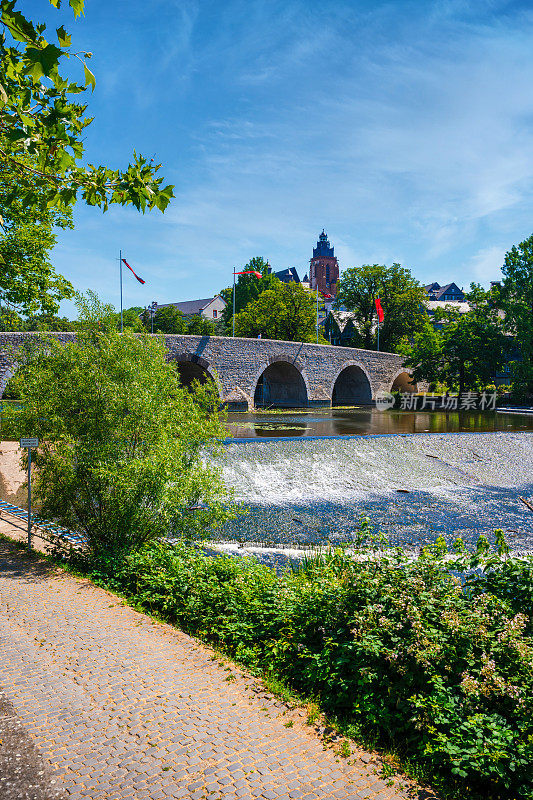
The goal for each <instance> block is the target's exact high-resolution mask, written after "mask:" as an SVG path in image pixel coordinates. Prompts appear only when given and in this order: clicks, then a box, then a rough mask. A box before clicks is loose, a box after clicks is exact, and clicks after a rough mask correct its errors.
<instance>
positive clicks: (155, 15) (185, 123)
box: [77, 0, 533, 299]
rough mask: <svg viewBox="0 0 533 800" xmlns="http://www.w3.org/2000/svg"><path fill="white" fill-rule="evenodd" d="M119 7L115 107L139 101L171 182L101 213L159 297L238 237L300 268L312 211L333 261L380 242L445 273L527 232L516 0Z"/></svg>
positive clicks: (209, 278) (529, 57)
mask: <svg viewBox="0 0 533 800" xmlns="http://www.w3.org/2000/svg"><path fill="white" fill-rule="evenodd" d="M133 6H134V13H135V15H136V19H137V20H144V19H148V18H150V19H151V20H152V21H151V22H150V24H149V25H148V26H147V30H145V31H144V32H143V31H142V30H141V29H140V28H135V31H134V33H133V34H132V36H133V41H134V42H135V43H136V47H137V50H136V52H135V53H134V56H133V57H132V59H131V61H130V60H129V57H127V56H124V49H125V48H126V46H127V44H125V45H124V46H123V48H122V50H121V52H122V54H123V56H124V59H123V63H122V66H119V72H120V74H121V75H124V70H125V69H128V67H129V66H130V65H131V63H133V64H134V65H135V70H136V74H135V80H136V82H137V84H138V85H136V86H135V88H134V89H132V90H131V91H130V92H129V96H130V97H132V98H133V99H134V100H135V105H134V107H133V109H131V108H130V109H128V118H134V119H136V120H137V124H138V114H139V113H145V114H146V137H147V138H148V136H149V139H148V141H149V142H150V144H152V146H153V147H155V146H157V150H158V154H159V156H160V157H161V159H162V160H163V162H164V163H165V164H166V167H167V170H166V171H167V173H169V174H170V176H171V177H172V178H173V181H174V182H176V184H177V198H176V201H175V202H174V204H173V205H172V206H171V208H170V209H169V211H168V212H167V213H166V214H165V216H164V217H163V218H143V219H135V221H133V218H132V217H131V216H128V217H127V220H128V222H127V223H125V222H124V221H123V220H122V218H120V220H119V222H118V223H117V224H118V225H119V226H124V227H123V231H124V232H125V233H126V232H127V234H128V236H129V237H130V240H131V241H133V242H134V243H135V246H138V247H139V248H140V253H141V254H142V256H143V258H145V260H146V261H147V262H149V263H150V264H153V265H154V270H156V269H157V271H162V272H163V273H164V274H165V276H166V280H163V282H162V284H161V285H159V284H158V291H159V289H160V290H161V292H162V298H163V296H164V298H165V299H171V297H173V296H174V295H176V299H184V298H185V297H187V296H191V297H192V296H194V295H198V296H200V295H202V294H204V295H205V294H206V293H207V294H208V293H209V291H215V290H217V289H219V288H220V286H221V285H223V283H224V281H226V282H227V277H226V276H227V275H229V274H230V269H231V266H232V265H233V264H235V263H242V262H243V261H244V260H247V259H248V258H249V257H251V256H253V255H255V254H258V253H262V254H263V255H266V256H269V257H270V258H271V259H272V261H273V263H275V264H276V265H279V267H280V268H281V267H284V266H287V265H289V264H290V265H296V266H298V267H300V268H301V269H302V270H303V271H305V269H306V266H307V259H308V258H309V255H310V251H311V247H312V245H313V242H314V240H315V239H316V236H317V234H318V233H319V232H320V230H321V228H322V227H323V226H325V227H326V229H327V230H328V233H329V234H330V237H331V239H332V241H333V243H334V244H336V245H337V252H338V254H339V256H340V258H341V261H342V263H343V265H344V266H348V265H349V264H354V263H363V262H370V263H372V262H374V261H386V262H388V263H390V262H391V261H393V260H396V261H402V262H404V263H406V264H407V265H409V266H411V267H412V268H413V269H414V270H415V273H416V274H417V275H418V277H420V278H421V279H423V280H424V281H425V280H429V279H431V278H432V277H434V278H435V279H436V280H441V279H446V278H449V279H450V280H453V279H457V277H458V275H459V274H460V275H461V278H460V280H461V282H463V283H465V284H466V283H469V282H470V281H471V280H490V279H493V278H495V277H497V270H498V261H499V263H501V255H502V249H503V250H505V248H506V247H507V246H510V245H511V244H512V243H513V242H514V241H516V240H521V239H523V238H524V237H525V236H526V235H528V234H529V233H530V226H531V217H532V213H533V201H532V199H531V196H532V195H531V188H532V184H533V132H532V126H531V120H532V119H533V94H532V93H531V90H530V87H531V84H532V79H533V50H532V48H531V34H532V31H533V9H532V8H531V6H530V4H528V3H519V2H506V1H505V0H493V2H486V0H483V1H482V0H479V1H478V2H475V1H474V0H472V1H470V2H468V0H448V1H447V2H445V0H434V2H427V3H420V2H415V1H414V0H407V1H405V0H398V1H397V2H390V1H389V2H367V0H359V2H348V0H346V2H339V1H337V0H330V1H329V2H318V0H292V1H291V0H283V1H282V0H251V1H249V2H244V0H228V2H226V3H218V2H216V0H195V1H193V0H190V2H187V1H186V0H184V2H176V3H170V4H169V3H163V2H162V0H154V1H153V2H152V3H148V4H146V5H143V6H140V4H139V5H138V4H137V3H134V4H133ZM141 65H142V67H141ZM128 91H129V90H128ZM114 98H115V100H116V102H121V103H126V102H127V100H126V99H123V100H119V91H118V89H117V88H116V86H115V88H114ZM136 114H137V117H135V115H136ZM141 138H142V136H141ZM84 219H86V217H84ZM99 224H100V225H101V226H102V231H104V232H105V231H108V229H109V235H110V237H112V233H111V231H112V229H111V227H109V226H110V222H108V220H105V221H102V220H101V221H100V222H99ZM115 233H116V231H115ZM77 235H78V234H77ZM83 235H84V234H83V231H81V232H80V233H79V236H80V238H79V241H80V242H81V241H83ZM106 236H107V234H106V233H103V235H102V240H103V241H105V239H106ZM156 265H157V267H156ZM485 273H486V278H484V277H483V276H484V274H485ZM158 280H159V279H158Z"/></svg>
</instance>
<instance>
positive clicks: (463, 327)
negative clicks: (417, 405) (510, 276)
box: [404, 284, 511, 392]
mask: <svg viewBox="0 0 533 800" xmlns="http://www.w3.org/2000/svg"><path fill="white" fill-rule="evenodd" d="M465 299H466V301H467V302H468V303H469V304H470V311H468V312H466V313H462V312H461V311H460V310H459V309H457V308H456V307H454V306H452V305H449V306H445V307H444V308H443V309H438V310H437V311H436V312H435V316H434V321H435V323H436V324H437V325H439V324H442V328H441V329H440V330H435V328H434V326H433V325H432V323H431V322H430V321H429V319H427V320H426V322H425V325H424V327H423V328H422V330H421V331H419V332H418V333H416V334H415V335H414V337H413V342H412V343H407V344H406V345H405V346H404V352H405V354H406V356H407V358H406V361H405V365H406V366H407V367H410V368H411V369H412V370H413V376H414V379H415V381H419V380H427V381H429V382H430V383H432V382H437V381H439V382H442V383H444V384H446V385H447V386H448V387H449V388H456V389H458V390H459V391H460V392H463V391H464V390H465V389H469V390H475V389H480V388H484V387H485V386H487V385H488V384H490V383H491V382H492V381H493V379H494V375H495V373H496V372H498V371H499V370H500V369H501V368H502V367H503V365H504V364H505V363H506V361H507V359H508V357H509V352H510V347H511V343H510V341H509V338H508V337H506V336H505V333H504V325H503V321H502V319H501V316H500V314H499V310H498V308H497V305H496V302H497V298H495V297H494V296H493V295H492V293H491V292H485V291H484V290H483V289H482V288H481V286H479V285H476V284H472V286H471V287H470V292H469V293H467V294H466V297H465Z"/></svg>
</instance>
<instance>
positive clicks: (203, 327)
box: [138, 305, 215, 336]
mask: <svg viewBox="0 0 533 800" xmlns="http://www.w3.org/2000/svg"><path fill="white" fill-rule="evenodd" d="M141 312H142V314H141V319H140V320H138V321H139V322H140V324H141V325H143V326H144V328H145V329H146V330H147V331H148V332H150V331H151V330H152V320H151V317H150V312H149V311H148V310H147V309H144V310H143V309H139V313H141ZM153 322H154V324H153V327H154V333H186V334H190V335H196V336H199V335H200V336H211V335H213V334H214V333H215V326H214V324H213V323H212V322H210V321H209V320H207V319H204V317H201V316H200V315H199V314H195V315H194V316H191V317H184V316H183V314H182V313H181V312H180V311H179V310H178V309H177V308H176V307H175V306H171V305H169V306H165V307H164V308H158V309H157V311H156V312H155V314H154V321H153Z"/></svg>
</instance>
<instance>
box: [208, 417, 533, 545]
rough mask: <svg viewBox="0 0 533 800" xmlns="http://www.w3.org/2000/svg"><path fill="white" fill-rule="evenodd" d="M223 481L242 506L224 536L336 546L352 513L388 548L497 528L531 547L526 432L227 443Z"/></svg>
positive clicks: (531, 445)
mask: <svg viewBox="0 0 533 800" xmlns="http://www.w3.org/2000/svg"><path fill="white" fill-rule="evenodd" d="M222 460H223V472H224V478H225V481H226V484H227V485H228V486H230V487H232V488H233V489H234V491H235V497H236V500H237V501H238V502H240V503H242V504H243V506H245V507H246V508H247V509H248V513H246V514H244V515H239V517H238V518H237V519H236V520H233V521H231V522H230V523H229V524H228V525H227V528H226V535H227V538H228V539H231V540H237V541H240V542H245V541H246V542H254V541H255V542H258V543H259V542H260V543H262V544H263V545H267V544H270V545H272V546H274V545H281V546H282V547H283V546H284V547H289V546H296V547H301V546H309V545H316V544H324V543H327V542H328V541H329V542H332V543H335V542H346V541H350V540H351V539H352V538H353V532H354V530H355V529H356V528H357V525H358V520H359V518H360V516H361V515H366V516H368V517H369V518H370V520H371V525H372V527H373V529H374V531H375V532H377V531H378V530H379V531H381V532H383V533H385V534H386V535H387V536H388V537H389V539H390V541H391V543H392V544H402V545H406V546H413V547H418V546H420V545H421V544H424V543H426V542H430V541H433V540H434V539H435V538H436V537H437V536H438V535H440V534H442V535H444V536H445V537H446V539H447V540H448V541H450V542H451V541H453V540H454V539H455V538H456V537H457V536H462V537H463V538H464V539H465V541H466V542H469V543H472V542H474V541H475V540H476V539H477V537H478V536H479V534H480V533H485V534H486V535H488V536H489V538H492V532H493V530H494V529H495V528H503V530H504V531H505V532H506V535H507V538H508V540H509V543H510V544H511V545H512V546H513V548H514V549H516V550H533V511H532V510H531V509H530V508H529V507H528V506H527V505H526V504H525V503H524V502H523V501H522V500H521V499H520V498H521V497H524V499H526V500H529V501H533V433H526V432H524V433H518V432H517V433H506V432H498V433H482V434H472V433H459V434H442V435H441V434H434V435H427V434H418V435H401V436H398V435H393V436H377V437H353V438H332V439H312V438H307V439H299V440H290V441H288V440H285V441H284V440H279V439H278V440H274V441H272V440H271V441H258V442H246V443H242V444H241V443H230V444H228V445H227V448H226V452H225V455H224V457H223V459H222Z"/></svg>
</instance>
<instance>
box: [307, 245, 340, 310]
mask: <svg viewBox="0 0 533 800" xmlns="http://www.w3.org/2000/svg"><path fill="white" fill-rule="evenodd" d="M309 263H310V265H311V268H310V271H309V277H310V280H309V283H310V284H311V289H312V290H313V291H316V288H317V286H318V290H319V292H321V293H322V294H330V295H332V297H335V296H336V294H337V283H338V280H339V262H338V261H337V259H336V257H335V255H334V254H333V247H331V246H330V243H329V242H328V237H327V235H326V233H325V232H324V231H322V233H321V234H320V236H319V237H318V242H317V243H316V247H313V258H312V259H311V260H310V262H309Z"/></svg>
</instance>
